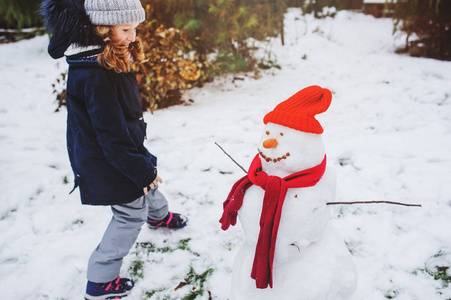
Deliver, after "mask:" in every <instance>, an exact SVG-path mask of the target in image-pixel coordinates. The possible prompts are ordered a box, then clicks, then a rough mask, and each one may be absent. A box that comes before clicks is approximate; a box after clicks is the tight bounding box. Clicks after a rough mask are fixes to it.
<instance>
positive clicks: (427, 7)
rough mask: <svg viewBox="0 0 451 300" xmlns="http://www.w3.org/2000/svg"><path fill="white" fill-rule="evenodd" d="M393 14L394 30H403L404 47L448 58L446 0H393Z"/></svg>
mask: <svg viewBox="0 0 451 300" xmlns="http://www.w3.org/2000/svg"><path fill="white" fill-rule="evenodd" d="M393 18H394V20H395V23H394V32H396V31H397V30H402V31H405V32H406V33H407V38H406V46H405V49H404V50H405V51H409V53H410V54H411V55H412V56H425V57H431V58H436V59H441V60H451V1H450V0H397V2H396V5H395V11H394V16H393Z"/></svg>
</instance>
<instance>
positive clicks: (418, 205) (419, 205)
mask: <svg viewBox="0 0 451 300" xmlns="http://www.w3.org/2000/svg"><path fill="white" fill-rule="evenodd" d="M379 203H385V204H396V205H403V206H416V207H422V206H421V204H411V203H401V202H393V201H353V202H327V203H326V204H327V205H338V204H379Z"/></svg>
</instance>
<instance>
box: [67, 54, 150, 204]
mask: <svg viewBox="0 0 451 300" xmlns="http://www.w3.org/2000/svg"><path fill="white" fill-rule="evenodd" d="M94 51H96V50H94ZM97 52H99V51H98V50H97ZM88 54H93V51H91V53H84V54H79V55H74V56H69V57H67V62H68V64H69V74H68V80H67V99H66V102H67V112H68V117H67V150H68V153H69V159H70V162H71V166H72V169H73V171H74V175H75V187H77V186H78V187H79V188H80V195H81V201H82V203H83V204H92V205H113V204H121V203H127V202H131V201H133V200H135V199H137V198H139V197H140V196H142V195H143V188H144V187H146V186H148V185H149V184H150V183H152V182H153V181H154V180H155V178H156V175H157V171H156V164H157V159H156V157H154V156H153V155H152V154H150V153H149V151H147V149H146V148H145V146H144V144H143V142H144V139H145V137H146V123H145V122H144V120H143V115H142V108H141V102H140V98H139V91H138V83H137V81H136V78H135V75H134V74H133V73H131V72H130V73H116V72H115V71H114V70H108V69H106V68H104V67H101V66H100V65H99V64H98V63H97V61H96V59H95V57H94V58H89V56H87V55H88Z"/></svg>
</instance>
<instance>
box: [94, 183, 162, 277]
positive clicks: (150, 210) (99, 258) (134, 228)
mask: <svg viewBox="0 0 451 300" xmlns="http://www.w3.org/2000/svg"><path fill="white" fill-rule="evenodd" d="M111 210H112V211H113V217H112V218H111V221H110V224H109V225H108V227H107V229H106V231H105V234H104V235H103V238H102V241H101V242H100V244H99V245H98V246H97V248H96V249H95V250H94V252H93V253H92V254H91V257H90V259H89V263H88V272H87V278H88V280H89V281H92V282H98V283H100V282H109V281H112V280H113V279H115V278H117V277H118V276H119V271H120V269H121V265H122V259H123V258H124V256H126V255H127V254H128V252H129V251H130V248H131V247H132V246H133V244H134V243H135V241H136V239H137V237H138V234H139V232H140V231H141V226H142V225H143V224H144V222H145V221H146V218H147V217H149V218H151V219H153V220H161V219H163V218H164V217H165V216H166V214H167V213H168V201H167V200H166V198H165V197H164V195H163V194H162V193H161V192H160V191H158V189H157V188H155V189H153V190H151V191H149V193H148V194H147V195H145V196H142V197H140V198H138V199H136V200H135V201H132V202H130V203H126V204H121V205H112V206H111Z"/></svg>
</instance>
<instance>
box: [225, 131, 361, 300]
mask: <svg viewBox="0 0 451 300" xmlns="http://www.w3.org/2000/svg"><path fill="white" fill-rule="evenodd" d="M267 140H276V141H277V142H276V144H277V146H271V147H265V148H261V149H259V151H260V155H261V161H262V171H264V172H266V173H267V174H268V175H273V176H278V177H281V178H283V177H286V176H288V175H290V174H292V173H295V172H299V171H302V170H305V169H308V168H311V167H314V166H316V165H318V164H320V163H321V162H322V160H323V159H324V156H325V150H324V146H323V142H322V139H321V136H320V135H318V134H311V133H305V132H300V131H297V130H294V129H291V128H288V127H284V126H281V125H277V124H273V123H268V124H267V125H266V126H265V131H264V134H263V138H262V144H264V142H265V141H267ZM287 153H289V156H287ZM283 156H285V158H282V159H280V160H278V161H277V162H273V159H274V158H280V157H283ZM265 159H268V160H269V159H270V161H266V160H265ZM335 186H336V182H335V174H334V173H333V172H332V171H331V170H330V169H329V168H326V171H325V173H324V175H323V176H322V178H321V179H320V181H319V182H318V183H317V184H316V185H314V186H312V187H306V188H289V189H288V191H287V194H286V197H285V201H284V204H283V209H282V215H281V219H280V223H279V229H278V234H277V241H276V246H275V255H274V262H273V273H272V274H273V287H272V288H270V287H268V288H266V289H257V288H256V284H255V280H254V279H252V278H251V277H250V274H251V269H252V264H253V260H254V255H255V249H256V244H257V240H258V236H259V231H260V226H259V221H260V216H261V211H262V203H263V198H264V194H265V191H264V190H263V189H262V188H260V187H259V186H256V185H253V186H251V187H250V188H249V189H248V190H247V191H246V193H245V196H244V199H243V204H242V206H241V208H240V210H239V211H238V216H239V220H240V222H241V224H242V228H243V231H244V233H245V240H244V243H243V245H242V247H241V249H240V251H239V253H238V255H237V257H236V259H235V263H234V267H233V279H232V297H231V300H254V299H255V300H274V299H277V300H307V299H309V300H323V299H324V300H326V299H328V300H340V299H343V300H345V299H346V300H349V299H351V296H352V294H353V293H354V290H355V288H356V273H355V269H354V265H353V262H352V259H351V254H350V253H349V251H348V249H347V248H346V246H345V244H344V242H343V240H342V239H341V238H340V237H339V235H338V234H337V233H336V232H335V231H334V229H333V228H332V226H331V224H330V222H329V219H330V215H329V214H330V212H329V208H328V206H327V205H326V203H327V202H330V201H332V200H333V199H334V198H335Z"/></svg>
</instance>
